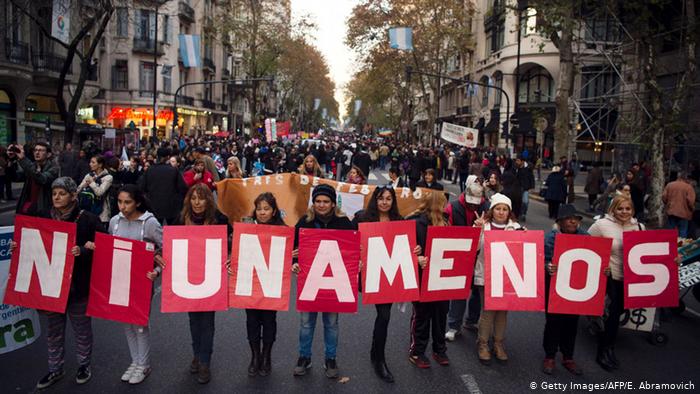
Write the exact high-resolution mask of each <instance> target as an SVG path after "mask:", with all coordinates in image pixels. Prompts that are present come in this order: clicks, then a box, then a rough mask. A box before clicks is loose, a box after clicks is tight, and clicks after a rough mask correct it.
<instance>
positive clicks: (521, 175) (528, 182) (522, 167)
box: [515, 157, 535, 222]
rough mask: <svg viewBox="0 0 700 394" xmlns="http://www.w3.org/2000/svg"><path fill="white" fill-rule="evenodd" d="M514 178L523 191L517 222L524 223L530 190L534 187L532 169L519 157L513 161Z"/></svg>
mask: <svg viewBox="0 0 700 394" xmlns="http://www.w3.org/2000/svg"><path fill="white" fill-rule="evenodd" d="M515 177H516V178H518V183H520V188H521V189H522V191H523V194H522V196H523V197H522V204H521V209H520V218H519V220H520V222H525V216H526V215H527V206H528V205H529V203H530V189H532V188H534V187H535V176H534V175H533V174H532V167H530V166H529V165H528V162H527V161H526V160H523V159H522V158H521V157H518V158H517V159H515Z"/></svg>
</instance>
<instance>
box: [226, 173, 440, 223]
mask: <svg viewBox="0 0 700 394" xmlns="http://www.w3.org/2000/svg"><path fill="white" fill-rule="evenodd" d="M322 183H325V184H328V185H331V186H332V187H334V188H335V190H336V193H338V206H339V207H340V209H341V210H342V211H343V212H345V213H346V214H347V215H348V216H353V215H354V213H355V212H356V211H358V210H360V209H364V207H366V206H367V203H368V202H369V196H371V195H372V193H373V192H374V189H375V188H376V187H377V186H376V185H354V184H349V183H345V182H336V181H332V180H330V179H323V178H317V177H310V176H306V175H299V174H289V173H286V174H272V175H265V176H258V177H253V178H245V179H225V180H223V181H221V182H218V183H217V184H216V189H217V193H218V196H219V197H218V204H219V210H220V211H221V212H222V213H223V214H225V215H226V216H228V218H229V220H230V221H231V223H234V222H239V221H240V220H241V218H244V217H246V216H251V214H252V213H253V201H255V198H256V197H257V196H258V195H259V194H260V193H264V192H270V193H272V194H274V195H275V198H277V204H278V205H279V208H280V211H282V217H283V218H284V221H285V222H286V223H287V225H288V226H293V225H295V224H296V223H297V221H299V218H301V217H302V216H304V213H305V212H306V210H307V208H308V206H309V202H310V201H309V195H310V193H311V189H312V188H313V187H314V186H317V185H320V184H322ZM430 192H431V190H430V189H422V188H417V189H416V190H415V191H411V189H410V188H407V187H403V188H398V189H396V198H397V200H398V204H399V212H400V213H401V214H402V215H404V216H407V215H410V214H411V213H412V212H413V211H415V210H416V209H417V208H418V206H419V205H420V199H421V197H422V196H423V194H424V193H430Z"/></svg>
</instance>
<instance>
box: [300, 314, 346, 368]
mask: <svg viewBox="0 0 700 394" xmlns="http://www.w3.org/2000/svg"><path fill="white" fill-rule="evenodd" d="M318 313H319V312H301V313H300V316H301V326H300V327H299V355H300V356H301V357H306V358H311V344H312V343H313V342H314V330H315V329H316V318H317V316H318ZM321 314H322V315H323V342H324V344H325V348H326V358H327V359H335V352H336V348H337V347H338V314H337V313H331V312H321Z"/></svg>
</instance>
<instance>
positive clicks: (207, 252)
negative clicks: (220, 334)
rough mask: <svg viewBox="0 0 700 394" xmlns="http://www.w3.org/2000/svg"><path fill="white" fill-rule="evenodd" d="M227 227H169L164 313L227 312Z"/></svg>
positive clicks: (165, 232) (165, 246) (165, 249)
mask: <svg viewBox="0 0 700 394" xmlns="http://www.w3.org/2000/svg"><path fill="white" fill-rule="evenodd" d="M227 238H228V234H227V233H226V226H165V228H164V229H163V259H164V260H165V261H166V262H167V264H165V269H164V270H163V282H162V283H163V296H162V298H161V300H162V304H161V307H160V310H161V312H206V311H225V310H226V309H228V300H227V299H226V290H227V287H228V286H227V283H228V282H227V281H228V274H227V272H226V265H225V264H224V263H225V262H226V256H227V253H228V240H227Z"/></svg>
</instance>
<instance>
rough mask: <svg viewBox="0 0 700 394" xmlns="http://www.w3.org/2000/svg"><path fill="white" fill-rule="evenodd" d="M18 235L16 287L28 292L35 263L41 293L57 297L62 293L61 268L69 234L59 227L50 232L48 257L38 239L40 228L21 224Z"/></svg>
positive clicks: (62, 267) (16, 289)
mask: <svg viewBox="0 0 700 394" xmlns="http://www.w3.org/2000/svg"><path fill="white" fill-rule="evenodd" d="M21 239H22V242H21V243H20V245H19V266H18V267H17V281H16V282H15V291H16V292H19V293H27V292H29V283H30V282H31V280H32V272H33V271H34V267H36V273H37V276H38V277H39V287H40V288H41V295H43V296H45V297H53V298H58V297H59V296H60V295H61V285H62V283H63V270H64V269H65V267H66V250H68V234H67V233H61V232H58V231H57V232H54V233H53V244H52V245H51V260H50V261H49V257H48V254H47V253H46V250H45V249H44V243H43V242H42V240H41V232H40V231H39V230H37V229H33V228H23V229H22V238H21Z"/></svg>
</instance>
